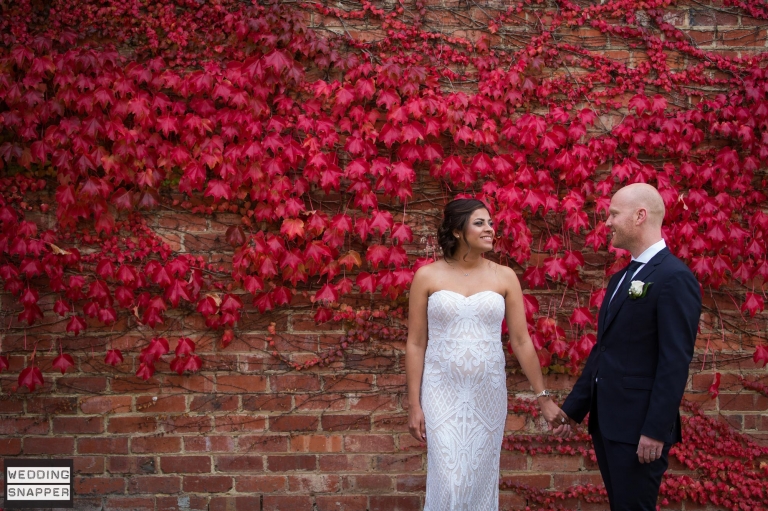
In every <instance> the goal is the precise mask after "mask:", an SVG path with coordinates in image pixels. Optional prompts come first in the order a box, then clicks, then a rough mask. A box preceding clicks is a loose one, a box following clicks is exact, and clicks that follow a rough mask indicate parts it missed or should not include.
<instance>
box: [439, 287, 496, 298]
mask: <svg viewBox="0 0 768 511" xmlns="http://www.w3.org/2000/svg"><path fill="white" fill-rule="evenodd" d="M437 293H451V294H454V295H459V296H461V297H463V298H467V299H469V298H472V297H473V296H477V295H481V294H483V293H493V294H495V295H499V296H501V298H502V299H503V298H504V296H503V295H502V294H501V293H497V292H496V291H493V290H490V289H486V290H485V291H478V292H477V293H472V294H471V295H463V294H461V293H459V292H457V291H451V290H450V289H439V290H437V291H435V292H434V293H432V294H431V295H429V298H432V297H433V296H434V295H436V294H437Z"/></svg>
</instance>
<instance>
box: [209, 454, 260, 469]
mask: <svg viewBox="0 0 768 511" xmlns="http://www.w3.org/2000/svg"><path fill="white" fill-rule="evenodd" d="M214 466H215V467H216V471H217V472H238V473H239V472H262V471H263V470H264V459H263V458H262V457H261V456H247V455H243V454H235V455H233V456H216V457H215V458H214Z"/></svg>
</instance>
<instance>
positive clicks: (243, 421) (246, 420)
mask: <svg viewBox="0 0 768 511" xmlns="http://www.w3.org/2000/svg"><path fill="white" fill-rule="evenodd" d="M215 422H216V426H215V429H216V432H218V433H237V432H240V431H242V432H246V431H264V428H265V427H266V424H267V420H266V418H265V417H260V416H257V415H232V414H227V415H220V416H216V419H215Z"/></svg>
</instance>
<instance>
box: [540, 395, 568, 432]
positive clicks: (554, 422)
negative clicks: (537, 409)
mask: <svg viewBox="0 0 768 511" xmlns="http://www.w3.org/2000/svg"><path fill="white" fill-rule="evenodd" d="M541 414H542V415H543V416H544V420H546V421H547V424H549V427H550V429H551V430H552V433H553V434H555V435H557V436H560V437H563V438H569V437H570V436H571V435H573V433H574V431H575V430H576V422H575V421H574V420H573V419H571V418H570V417H568V415H566V413H565V412H564V411H563V410H562V409H561V408H560V407H559V406H557V405H556V404H555V402H554V401H552V400H551V399H546V400H545V401H544V403H541Z"/></svg>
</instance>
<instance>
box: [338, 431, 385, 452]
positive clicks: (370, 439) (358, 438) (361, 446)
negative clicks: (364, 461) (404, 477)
mask: <svg viewBox="0 0 768 511" xmlns="http://www.w3.org/2000/svg"><path fill="white" fill-rule="evenodd" d="M344 450H345V451H347V452H394V450H395V439H394V438H393V437H392V435H346V436H344Z"/></svg>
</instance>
